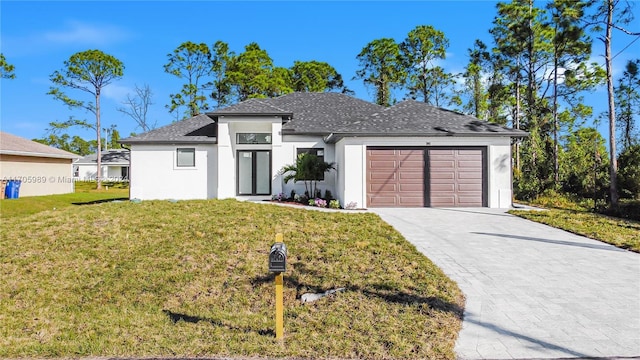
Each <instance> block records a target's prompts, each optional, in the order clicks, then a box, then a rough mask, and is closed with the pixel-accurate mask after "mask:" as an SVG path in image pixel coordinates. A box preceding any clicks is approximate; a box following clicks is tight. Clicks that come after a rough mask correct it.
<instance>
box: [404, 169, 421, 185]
mask: <svg viewBox="0 0 640 360" xmlns="http://www.w3.org/2000/svg"><path fill="white" fill-rule="evenodd" d="M398 175H399V176H400V180H401V181H404V180H407V181H412V180H415V181H417V182H420V183H422V180H424V172H423V171H408V170H400V172H399V174H398Z"/></svg>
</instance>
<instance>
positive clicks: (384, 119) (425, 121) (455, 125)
mask: <svg viewBox="0 0 640 360" xmlns="http://www.w3.org/2000/svg"><path fill="white" fill-rule="evenodd" d="M333 133H336V134H337V133H342V134H368V135H389V134H397V135H420V136H422V135H429V136H434V135H435V136H439V135H449V136H453V135H474V136H475V135H480V136H482V135H492V136H495V135H506V136H526V134H527V133H526V132H524V131H521V130H514V129H510V128H507V127H504V126H501V125H498V124H493V123H489V122H486V121H482V120H479V119H477V118H475V117H473V116H470V115H465V114H462V113H459V112H456V111H452V110H447V109H442V108H438V107H435V106H430V105H427V104H425V103H423V102H418V101H415V100H407V101H402V102H400V103H398V104H396V105H394V106H391V107H388V108H385V109H383V110H382V111H378V112H375V113H371V114H368V115H367V116H364V117H361V118H351V119H349V120H348V121H345V122H343V123H342V124H341V125H340V126H338V127H336V128H335V129H334V131H333Z"/></svg>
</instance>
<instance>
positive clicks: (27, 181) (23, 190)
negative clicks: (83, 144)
mask: <svg viewBox="0 0 640 360" xmlns="http://www.w3.org/2000/svg"><path fill="white" fill-rule="evenodd" d="M79 157H80V156H78V155H76V154H72V153H70V152H66V151H64V150H60V149H56V148H54V147H51V146H47V145H44V144H40V143H37V142H35V141H31V140H28V139H25V138H22V137H19V136H15V135H11V134H8V133H6V132H1V131H0V179H1V180H20V181H21V184H20V197H23V196H36V195H51V194H66V193H71V192H73V189H74V187H73V178H72V165H71V163H72V161H73V160H74V159H77V158H79Z"/></svg>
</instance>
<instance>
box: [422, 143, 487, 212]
mask: <svg viewBox="0 0 640 360" xmlns="http://www.w3.org/2000/svg"><path fill="white" fill-rule="evenodd" d="M483 156H484V152H483V150H481V149H430V150H429V199H430V204H429V205H430V206H434V207H440V206H442V207H456V206H470V207H478V206H483V199H484V186H483V181H484V176H483V171H484V164H483V158H484V157H483Z"/></svg>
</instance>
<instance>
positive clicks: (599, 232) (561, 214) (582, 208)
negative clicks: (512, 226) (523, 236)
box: [509, 194, 640, 252]
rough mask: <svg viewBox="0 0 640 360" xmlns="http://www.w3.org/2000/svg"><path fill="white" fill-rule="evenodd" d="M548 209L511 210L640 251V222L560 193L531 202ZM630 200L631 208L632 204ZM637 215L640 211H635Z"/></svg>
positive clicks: (534, 219)
mask: <svg viewBox="0 0 640 360" xmlns="http://www.w3.org/2000/svg"><path fill="white" fill-rule="evenodd" d="M529 204H530V205H534V206H540V207H544V208H547V209H548V210H547V211H522V210H511V211H509V213H511V214H514V215H517V216H520V217H522V218H525V219H529V220H532V221H536V222H539V223H543V224H547V225H550V226H553V227H556V228H559V229H563V230H565V231H569V232H572V233H574V234H578V235H582V236H586V237H588V238H591V239H595V240H599V241H602V242H606V243H608V244H612V245H615V246H617V247H619V248H623V249H628V250H630V251H634V252H640V222H639V221H635V220H630V219H622V218H616V217H611V216H606V215H602V214H598V213H594V212H593V211H592V210H591V209H590V208H589V207H588V205H586V204H584V203H579V202H576V201H574V200H571V199H569V198H567V197H566V196H563V195H561V194H552V195H545V196H541V197H539V198H537V199H536V200H534V201H532V202H531V203H529ZM631 205H632V204H631V202H629V208H631ZM636 217H637V215H636Z"/></svg>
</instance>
